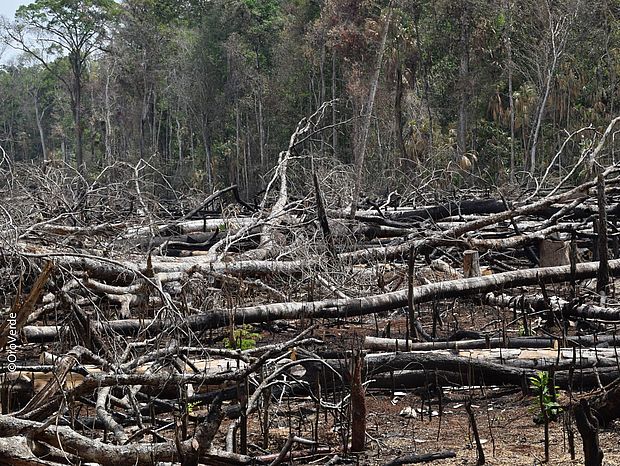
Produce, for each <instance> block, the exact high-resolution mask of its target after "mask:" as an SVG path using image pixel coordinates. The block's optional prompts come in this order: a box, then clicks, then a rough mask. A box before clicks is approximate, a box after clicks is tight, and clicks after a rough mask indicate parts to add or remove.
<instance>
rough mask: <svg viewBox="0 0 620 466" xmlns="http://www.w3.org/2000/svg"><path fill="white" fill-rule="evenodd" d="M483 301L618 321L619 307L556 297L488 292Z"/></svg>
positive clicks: (579, 316) (619, 318)
mask: <svg viewBox="0 0 620 466" xmlns="http://www.w3.org/2000/svg"><path fill="white" fill-rule="evenodd" d="M484 300H485V302H487V303H488V304H492V305H495V306H502V307H509V308H512V309H524V308H527V307H529V308H531V309H532V310H534V311H544V310H552V311H554V312H558V313H560V314H562V315H564V316H565V317H572V318H581V319H589V320H601V321H606V322H618V321H620V308H618V309H614V308H608V307H602V306H597V305H595V304H579V303H573V302H570V301H566V300H564V299H562V298H558V297H550V298H549V301H547V300H545V298H544V297H543V296H539V295H534V296H526V295H519V296H509V295H506V294H494V293H488V294H487V295H486V296H485V298H484Z"/></svg>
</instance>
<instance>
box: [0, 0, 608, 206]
mask: <svg viewBox="0 0 620 466" xmlns="http://www.w3.org/2000/svg"><path fill="white" fill-rule="evenodd" d="M2 38H3V40H4V43H5V44H9V45H10V47H12V48H14V49H17V50H18V52H19V53H18V54H17V55H13V54H11V56H10V58H9V59H7V58H6V57H8V56H9V54H8V53H7V52H6V50H8V47H7V49H6V50H5V60H4V64H3V65H2V66H1V68H2V72H0V145H1V146H2V148H3V149H4V150H5V151H6V157H8V158H9V159H11V160H13V161H18V162H19V161H21V162H31V163H36V164H43V163H48V164H62V163H63V162H66V163H67V164H69V165H71V166H73V167H75V168H76V169H78V170H79V171H81V172H82V174H84V175H86V176H93V175H94V174H96V173H98V172H100V171H101V169H102V168H103V167H105V166H109V165H112V164H114V163H117V162H129V163H135V162H136V161H137V160H139V159H144V160H146V161H147V162H148V163H149V166H150V167H153V168H154V169H157V170H160V171H161V172H162V173H165V174H167V175H169V176H170V179H171V180H173V182H174V183H184V184H189V185H192V186H196V187H200V188H201V189H206V190H213V189H215V188H217V187H222V186H225V185H229V184H233V183H236V184H238V185H239V186H240V187H242V189H243V190H244V192H246V193H247V194H252V193H257V192H259V191H260V190H261V189H263V188H264V186H265V184H266V183H267V182H268V177H269V176H270V170H272V169H273V167H274V165H275V164H276V163H277V160H278V154H279V152H280V151H282V150H284V149H286V148H287V147H288V144H289V138H290V135H291V134H292V133H293V131H294V130H295V127H296V125H297V122H298V121H299V120H300V119H301V118H303V117H305V116H308V115H310V114H312V113H313V112H316V111H317V109H319V108H320V107H321V105H322V103H323V102H326V101H334V102H333V104H332V105H331V106H329V107H326V108H325V109H324V110H323V112H324V115H323V120H322V121H323V128H324V129H323V130H322V131H320V132H317V133H315V134H312V135H311V136H310V137H308V138H307V139H306V140H304V141H303V145H304V150H305V153H311V154H313V156H314V157H313V159H312V162H313V163H317V164H324V165H326V166H330V167H335V166H339V167H342V169H343V173H345V174H347V176H349V179H352V178H353V177H354V170H353V166H354V165H355V162H356V161H357V162H358V165H359V166H360V171H359V173H360V174H362V175H363V176H364V179H365V180H366V184H365V187H366V188H367V189H369V190H373V189H374V190H376V191H381V190H383V189H385V188H386V183H385V176H386V175H392V176H393V177H394V178H393V179H394V184H397V183H398V182H399V181H398V180H399V179H400V180H402V182H405V180H420V179H422V178H423V177H424V176H428V175H429V174H432V173H446V171H445V169H446V168H448V167H451V166H452V167H455V169H456V170H455V171H453V174H456V176H457V177H462V178H466V177H467V176H469V177H474V178H476V179H480V178H482V179H484V180H486V181H488V182H492V183H495V184H501V183H503V182H505V181H507V180H510V179H517V180H524V179H527V177H528V176H532V177H536V175H539V174H541V173H543V172H544V171H545V170H547V168H548V167H549V166H551V172H553V173H557V174H559V175H562V174H563V173H564V174H565V173H566V172H568V170H569V169H570V167H571V166H572V165H573V164H574V163H575V162H576V160H578V159H579V158H581V157H584V155H587V153H588V151H590V150H592V149H593V145H594V144H595V141H596V139H597V134H600V132H601V131H603V130H604V128H606V127H607V125H608V124H609V122H610V121H611V119H612V118H613V117H615V116H616V115H617V114H618V106H619V103H618V89H619V86H618V81H619V77H618V75H619V73H620V3H619V2H618V1H616V0H543V1H539V0H496V1H485V0H438V1H424V0H361V1H360V0H292V1H285V0H124V1H123V2H121V3H117V2H115V1H114V0H36V1H35V2H33V3H32V4H30V5H26V6H23V7H21V8H20V9H19V10H18V11H17V13H16V19H15V21H8V20H5V21H4V22H3V27H2ZM611 147H612V150H611V153H610V154H611V155H610V156H611V157H614V156H615V150H614V149H615V139H613V138H612V142H611ZM300 152H301V150H300ZM556 154H559V155H557V156H556ZM293 155H294V154H293ZM304 163H305V162H304ZM308 163H310V162H308ZM362 165H363V170H361V168H362V167H361V166H362ZM463 169H466V170H468V171H469V172H470V173H464V170H463ZM347 170H348V171H347ZM450 181H452V182H454V179H451V180H450Z"/></svg>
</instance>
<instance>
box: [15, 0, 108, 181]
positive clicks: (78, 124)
mask: <svg viewBox="0 0 620 466" xmlns="http://www.w3.org/2000/svg"><path fill="white" fill-rule="evenodd" d="M117 11H118V5H117V3H116V2H115V1H114V0H36V1H35V2H34V3H31V4H29V5H25V6H21V7H20V8H19V9H18V10H17V12H16V13H15V23H14V24H13V25H12V27H9V28H7V29H6V32H7V34H8V36H9V38H10V40H11V45H12V46H13V47H15V48H17V49H18V50H21V51H23V52H25V53H27V54H29V55H31V56H32V57H34V58H35V59H36V60H37V61H39V62H40V63H41V64H42V65H43V66H44V67H45V68H47V69H48V70H49V71H50V72H51V73H52V74H53V75H54V76H56V78H58V79H59V80H60V81H61V82H62V83H63V84H64V86H65V88H66V89H67V91H68V93H69V96H70V98H71V110H72V115H73V123H74V125H75V129H74V132H75V133H74V134H75V161H76V165H77V168H78V170H79V171H80V172H82V173H84V172H85V169H86V164H85V160H84V154H83V141H82V140H83V133H84V127H83V122H82V93H83V87H84V79H85V74H86V63H87V60H88V59H89V58H90V57H91V55H93V53H95V51H97V50H98V49H100V48H101V47H102V45H103V44H105V42H106V37H107V36H108V32H109V28H108V24H109V21H110V20H111V19H112V18H113V16H114V15H115V14H116V12H117ZM60 58H63V59H67V60H68V63H69V68H70V73H69V76H67V75H65V74H64V73H61V72H60V71H59V68H58V67H57V66H54V65H53V63H54V62H55V61H57V60H58V59H60Z"/></svg>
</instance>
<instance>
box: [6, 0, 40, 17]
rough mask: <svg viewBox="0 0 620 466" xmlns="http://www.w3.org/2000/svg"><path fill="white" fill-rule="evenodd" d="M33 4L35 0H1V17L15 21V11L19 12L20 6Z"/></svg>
mask: <svg viewBox="0 0 620 466" xmlns="http://www.w3.org/2000/svg"><path fill="white" fill-rule="evenodd" d="M33 2H34V0H0V15H2V16H5V17H7V18H9V19H13V16H14V15H15V10H17V8H19V6H20V5H27V4H29V3H33Z"/></svg>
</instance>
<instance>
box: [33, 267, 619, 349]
mask: <svg viewBox="0 0 620 466" xmlns="http://www.w3.org/2000/svg"><path fill="white" fill-rule="evenodd" d="M598 264H599V263H598V262H587V263H583V264H577V266H576V271H575V279H577V280H582V279H586V278H594V277H596V274H597V272H598ZM609 273H610V275H613V276H618V275H620V259H615V260H612V261H609ZM570 279H571V267H570V266H569V265H566V266H560V267H546V268H541V269H539V268H535V269H525V270H516V271H512V272H504V273H498V274H495V275H487V276H483V277H473V278H461V279H458V280H448V281H444V282H438V283H429V284H427V285H422V286H417V287H414V288H413V290H412V296H411V303H412V304H418V303H424V302H429V301H432V300H435V299H445V298H455V297H461V296H466V295H470V294H476V293H483V292H487V291H491V290H498V289H507V288H511V287H517V286H527V285H537V284H540V283H560V282H565V281H569V280H570ZM408 302H409V300H408V291H407V290H399V291H394V292H391V293H385V294H380V295H373V296H366V297H361V298H347V299H328V300H323V301H305V302H291V303H274V304H264V305H259V306H250V307H240V308H237V309H234V310H233V312H231V311H230V310H228V309H212V310H209V311H207V312H205V313H202V314H197V315H193V316H189V317H187V318H186V319H185V320H184V321H169V320H158V321H153V320H150V319H140V320H139V319H127V320H116V321H111V322H107V323H97V324H95V325H97V326H102V327H104V328H105V329H107V330H112V331H114V332H117V333H120V334H129V335H135V334H138V333H140V332H141V331H143V330H144V329H145V328H148V331H149V332H150V333H159V332H161V331H162V330H163V329H166V328H171V327H172V326H175V325H182V326H188V327H189V328H191V329H193V330H197V331H199V330H207V329H214V328H221V327H226V326H228V325H230V324H231V321H234V322H235V323H236V324H253V323H264V322H273V321H275V320H295V319H300V318H304V317H305V318H346V317H353V316H361V315H367V314H373V313H376V312H381V311H389V310H392V309H398V308H401V307H405V306H407V304H408ZM57 334H58V327H56V326H26V327H24V329H23V335H24V336H25V338H26V339H27V340H28V341H31V342H34V341H49V340H50V339H51V340H53V339H54V338H56V336H57Z"/></svg>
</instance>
